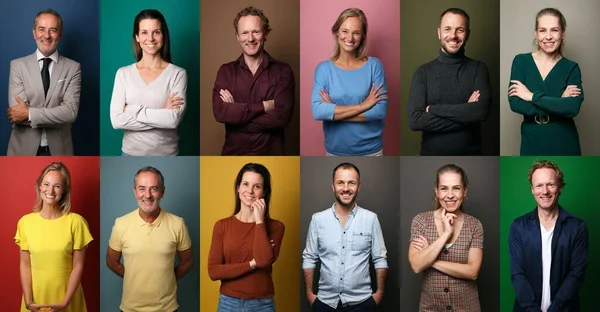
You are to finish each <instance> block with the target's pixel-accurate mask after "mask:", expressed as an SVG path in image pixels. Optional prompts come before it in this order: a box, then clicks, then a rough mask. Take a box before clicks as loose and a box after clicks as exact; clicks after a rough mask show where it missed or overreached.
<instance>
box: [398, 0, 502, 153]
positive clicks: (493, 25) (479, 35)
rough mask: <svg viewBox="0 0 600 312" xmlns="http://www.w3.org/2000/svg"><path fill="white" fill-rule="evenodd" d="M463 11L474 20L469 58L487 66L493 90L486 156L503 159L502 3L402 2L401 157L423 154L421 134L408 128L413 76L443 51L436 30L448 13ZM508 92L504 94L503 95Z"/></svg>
mask: <svg viewBox="0 0 600 312" xmlns="http://www.w3.org/2000/svg"><path fill="white" fill-rule="evenodd" d="M451 7H456V8H461V9H463V10H465V11H466V12H467V14H469V17H470V18H471V35H470V38H469V40H468V41H467V44H466V50H465V51H466V53H465V54H466V55H467V56H468V57H470V58H472V59H476V60H480V61H482V62H483V63H485V65H486V66H487V68H488V70H489V73H490V84H491V86H492V102H491V108H490V114H489V116H488V119H487V120H486V121H485V122H484V123H483V126H482V133H483V136H482V140H483V154H484V155H490V156H493V155H500V117H499V116H500V109H499V107H500V106H499V102H500V98H499V94H500V93H499V91H500V90H499V86H500V80H499V79H500V3H499V0H486V1H480V0H461V1H442V0H428V1H401V2H400V31H401V36H400V86H401V87H400V88H401V89H400V105H401V107H400V116H401V119H400V120H401V121H400V155H402V156H415V155H418V154H419V151H420V150H421V132H413V131H412V130H410V127H409V126H408V119H407V109H406V107H407V103H408V93H409V91H410V84H411V79H412V75H413V73H414V72H415V71H416V70H417V68H418V67H419V66H421V65H422V64H425V63H427V62H429V61H431V60H433V59H435V58H436V57H437V56H438V54H439V51H440V41H439V39H438V37H437V27H438V26H439V24H440V14H442V12H444V11H445V10H446V9H448V8H451ZM504 93H505V92H502V94H504Z"/></svg>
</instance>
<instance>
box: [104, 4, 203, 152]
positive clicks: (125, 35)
mask: <svg viewBox="0 0 600 312" xmlns="http://www.w3.org/2000/svg"><path fill="white" fill-rule="evenodd" d="M144 9H156V10H159V11H160V12H161V13H162V14H163V15H164V17H165V19H166V21H167V25H168V26H169V34H170V38H171V61H172V62H173V64H175V65H177V66H180V67H182V68H184V69H185V70H186V71H187V75H188V88H187V105H188V106H187V110H186V113H185V116H184V118H183V121H182V122H181V124H180V125H179V155H184V156H185V155H187V156H197V155H200V113H199V111H200V107H199V103H200V101H199V96H200V91H199V87H198V86H199V84H200V81H199V80H200V78H199V77H200V1H197V0H196V1H192V0H178V1H159V0H143V1H142V0H128V1H119V0H102V1H100V42H101V44H100V155H102V156H109V155H112V156H119V155H121V142H122V139H123V130H115V129H113V127H112V125H111V123H110V99H111V95H112V90H113V85H114V80H115V74H116V73H117V70H118V69H119V68H120V67H123V66H127V65H130V64H133V63H134V62H135V58H134V55H133V46H132V42H131V41H132V35H133V20H134V19H135V16H136V15H137V14H138V13H139V12H140V11H142V10H144Z"/></svg>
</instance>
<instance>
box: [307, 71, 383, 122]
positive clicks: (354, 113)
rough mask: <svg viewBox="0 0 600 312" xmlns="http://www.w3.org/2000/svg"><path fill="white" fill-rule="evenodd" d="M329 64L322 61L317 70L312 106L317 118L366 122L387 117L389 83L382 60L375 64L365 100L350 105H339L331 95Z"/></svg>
mask: <svg viewBox="0 0 600 312" xmlns="http://www.w3.org/2000/svg"><path fill="white" fill-rule="evenodd" d="M327 66H328V65H327V64H326V63H322V64H319V66H318V67H317V69H316V70H315V79H314V85H313V91H312V96H311V99H312V106H311V107H312V114H313V117H314V118H315V119H316V120H329V121H333V120H336V121H353V122H366V121H372V120H382V119H385V117H386V115H387V104H388V102H387V98H388V97H387V84H386V81H385V71H384V69H383V66H382V64H381V63H380V62H376V64H375V65H374V68H373V79H372V82H371V88H370V90H369V94H368V95H367V97H366V98H365V100H364V101H363V102H361V103H358V104H349V105H337V104H335V102H334V101H333V100H332V99H331V97H330V96H329V92H328V91H327V90H329V89H330V87H329V82H328V68H327Z"/></svg>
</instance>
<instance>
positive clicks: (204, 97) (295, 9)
mask: <svg viewBox="0 0 600 312" xmlns="http://www.w3.org/2000/svg"><path fill="white" fill-rule="evenodd" d="M250 5H252V6H255V7H257V8H260V9H262V10H263V12H264V13H265V15H266V16H267V17H268V18H269V24H270V25H271V28H272V31H271V33H270V34H269V37H268V39H267V42H266V43H265V50H266V51H267V52H268V53H269V54H271V56H272V57H274V58H275V59H277V60H280V61H283V62H286V63H288V64H289V65H290V66H291V67H292V71H293V72H294V79H295V81H296V103H295V107H294V115H293V117H292V120H291V122H290V124H289V125H288V126H287V128H286V129H285V154H286V155H300V146H299V142H300V131H299V130H300V118H299V117H300V112H299V108H300V101H299V90H300V86H299V84H300V83H299V82H300V77H299V74H300V3H299V1H298V0H254V1H251V2H250V1H247V0H246V1H244V0H226V1H224V0H202V1H201V2H200V51H201V52H200V154H201V155H221V149H222V147H223V143H224V142H225V125H224V124H221V123H218V122H217V121H216V120H215V118H214V116H213V112H212V91H213V87H214V83H215V78H216V77H217V71H218V70H219V67H220V66H221V65H222V64H224V63H227V62H231V61H234V60H236V59H237V58H238V57H239V56H240V55H241V53H242V49H241V47H240V45H239V43H238V42H237V39H236V37H235V30H234V28H233V19H234V18H235V16H236V14H237V13H238V12H239V11H240V10H242V9H243V8H245V7H247V6H250Z"/></svg>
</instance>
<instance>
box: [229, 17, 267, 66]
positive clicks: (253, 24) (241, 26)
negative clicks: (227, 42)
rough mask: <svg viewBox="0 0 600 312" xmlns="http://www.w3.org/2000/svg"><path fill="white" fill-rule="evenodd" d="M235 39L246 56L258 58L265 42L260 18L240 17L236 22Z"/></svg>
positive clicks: (265, 38) (265, 37)
mask: <svg viewBox="0 0 600 312" xmlns="http://www.w3.org/2000/svg"><path fill="white" fill-rule="evenodd" d="M236 38H237V40H238V43H239V44H240V46H241V47H242V51H243V52H244V54H245V55H246V56H250V57H256V56H258V55H259V54H260V52H262V50H263V48H264V45H265V42H266V41H267V36H266V34H265V32H264V30H263V27H262V23H261V20H260V17H258V16H256V15H246V16H242V17H241V18H240V20H239V21H238V25H237V34H236Z"/></svg>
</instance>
